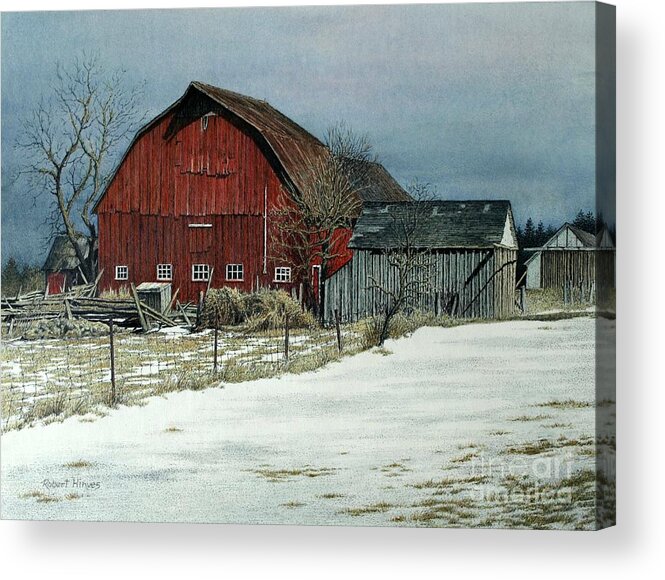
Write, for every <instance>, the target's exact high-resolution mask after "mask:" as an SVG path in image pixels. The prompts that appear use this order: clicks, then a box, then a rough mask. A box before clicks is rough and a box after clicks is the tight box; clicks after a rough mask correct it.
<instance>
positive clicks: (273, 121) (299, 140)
mask: <svg viewBox="0 0 665 580" xmlns="http://www.w3.org/2000/svg"><path fill="white" fill-rule="evenodd" d="M193 90H194V91H198V92H199V93H201V94H204V95H206V96H207V97H208V98H210V99H212V100H213V101H214V102H215V103H217V104H218V105H220V106H221V107H222V108H223V109H225V110H227V111H229V112H230V113H231V114H232V115H234V116H235V117H237V118H239V119H240V120H241V121H243V122H244V123H247V124H248V125H249V126H251V127H252V128H253V129H254V130H255V131H256V132H257V133H259V135H260V136H261V137H262V138H263V139H264V141H265V143H266V144H267V145H268V147H269V148H270V150H271V151H272V152H273V153H274V155H275V157H276V158H277V160H278V161H279V164H280V165H281V166H282V168H283V170H284V172H285V173H286V175H287V176H288V178H289V179H290V181H291V182H292V183H293V184H294V185H295V186H296V187H297V188H298V189H299V190H300V191H303V190H304V189H305V188H307V187H308V185H309V180H311V179H312V172H311V168H312V167H315V166H316V165H317V164H319V163H321V161H322V160H325V158H326V156H328V155H329V154H330V153H329V150H328V148H327V147H326V146H325V145H324V144H323V143H322V142H321V141H319V140H318V139H317V138H316V137H314V135H312V134H311V133H310V132H309V131H307V130H305V129H304V128H303V127H301V126H300V125H298V124H297V123H296V122H295V121H293V120H292V119H290V118H289V117H287V116H286V115H284V114H282V113H281V112H279V111H278V110H277V109H275V108H274V107H272V106H271V105H270V104H268V103H267V102H266V101H262V100H258V99H255V98H253V97H248V96H246V95H241V94H240V93H236V92H233V91H229V90H227V89H221V88H219V87H215V86H213V85H209V84H206V83H202V82H200V81H192V82H191V83H190V85H189V86H188V87H187V91H185V93H184V94H183V95H182V97H180V99H178V100H177V101H176V102H175V103H173V104H172V105H171V106H170V107H169V108H168V109H166V110H165V111H163V112H162V113H160V114H159V115H158V116H157V117H155V118H154V119H153V120H152V121H150V122H149V123H148V124H147V125H145V126H144V127H143V128H141V129H140V130H139V131H138V132H137V134H136V136H135V137H134V140H133V141H132V143H131V144H130V145H129V147H128V148H127V152H126V153H125V156H123V159H122V160H121V161H120V163H119V164H118V167H117V168H116V172H117V170H118V168H119V167H120V165H122V162H123V161H124V158H125V157H126V155H127V153H128V152H129V151H130V150H131V148H132V147H133V145H134V144H135V143H136V141H138V139H139V138H140V137H141V135H143V134H145V133H146V132H147V131H148V130H150V128H151V127H153V126H154V125H155V124H156V123H157V122H158V121H159V120H160V119H162V118H163V117H164V116H165V115H166V114H168V113H169V112H171V111H173V110H174V109H175V108H177V107H178V106H179V105H180V104H181V103H182V102H183V101H184V100H185V99H186V97H188V95H190V94H191V91H193ZM363 173H366V174H367V175H369V176H370V178H371V183H368V184H366V186H365V187H363V189H362V191H360V192H359V195H360V197H361V198H362V200H363V201H376V200H381V201H406V200H409V199H410V196H409V195H408V194H407V193H406V191H404V189H403V188H402V187H401V186H400V185H399V184H398V183H397V182H396V181H395V180H394V179H393V178H392V176H391V175H390V174H389V173H388V172H387V171H386V169H385V168H384V167H383V166H381V165H380V164H378V163H372V164H371V169H370V170H369V171H367V172H363ZM112 180H113V178H111V179H110V180H109V184H110V183H111V181H112ZM104 193H105V192H104ZM104 193H103V194H102V195H101V196H100V198H99V200H98V201H97V203H96V205H95V210H96V208H97V206H98V205H99V203H100V202H101V199H102V198H103V197H104Z"/></svg>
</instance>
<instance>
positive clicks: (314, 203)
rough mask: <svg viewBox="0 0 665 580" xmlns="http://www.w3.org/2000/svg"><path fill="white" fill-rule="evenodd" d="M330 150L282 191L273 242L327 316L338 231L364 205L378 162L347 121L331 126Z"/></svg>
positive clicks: (338, 247) (338, 245)
mask: <svg viewBox="0 0 665 580" xmlns="http://www.w3.org/2000/svg"><path fill="white" fill-rule="evenodd" d="M324 142H325V145H326V149H327V152H326V153H327V154H325V155H322V156H321V157H320V158H319V160H318V161H317V162H316V163H313V164H311V165H309V166H308V167H306V168H303V170H302V173H301V174H300V175H299V176H298V179H297V181H298V183H300V184H307V185H306V186H304V187H303V186H301V187H300V188H298V187H296V186H295V185H292V186H289V187H287V188H285V189H284V190H283V191H282V195H281V198H280V200H279V203H278V209H277V210H275V211H274V212H273V216H274V217H275V218H276V219H275V223H276V224H277V229H278V232H277V233H278V235H277V236H276V239H275V244H274V246H275V247H276V248H277V253H278V254H279V256H278V257H279V258H281V259H289V260H290V261H291V263H292V264H293V265H294V273H295V274H296V275H297V277H298V279H300V280H302V281H303V283H304V286H305V289H306V295H307V298H308V302H309V303H310V304H312V305H313V306H314V308H315V309H316V310H318V312H319V314H320V315H321V316H322V315H323V308H321V305H322V304H323V303H324V300H325V283H326V280H327V278H328V273H329V266H330V263H331V261H332V260H334V259H335V258H337V257H339V256H340V255H341V252H343V251H344V249H345V244H343V243H340V238H339V236H340V231H341V230H345V229H349V228H351V227H352V225H353V220H354V219H355V218H357V216H358V215H359V213H360V210H361V209H362V198H361V194H362V191H363V189H364V188H365V187H367V183H368V181H369V179H368V176H369V172H370V171H371V165H370V164H371V163H372V162H374V161H375V157H374V155H373V153H372V146H371V144H370V142H369V139H368V137H367V136H366V135H357V134H356V133H354V132H353V131H352V130H351V129H350V128H348V127H347V126H346V125H344V124H338V125H334V126H332V127H330V128H329V129H328V130H327V132H326V135H325V139H324ZM312 264H319V265H320V267H321V270H320V278H319V299H318V303H317V304H314V302H313V300H312V298H313V290H314V289H313V285H312V279H311V271H310V266H311V265H312Z"/></svg>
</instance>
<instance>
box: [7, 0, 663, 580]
mask: <svg viewBox="0 0 665 580" xmlns="http://www.w3.org/2000/svg"><path fill="white" fill-rule="evenodd" d="M253 3H254V4H262V5H266V4H280V2H270V1H266V0H259V1H256V0H254V2H253ZM281 3H284V2H281ZM309 3H313V2H309ZM365 3H370V2H369V1H368V0H365ZM228 4H236V5H238V4H242V3H241V2H237V1H236V2H220V1H217V2H210V1H205V0H197V1H196V2H195V3H194V5H197V6H220V5H228ZM616 4H617V7H618V42H617V48H618V74H617V83H618V220H617V221H618V231H619V239H620V241H619V246H618V286H619V290H618V291H619V295H618V308H619V325H618V326H619V336H618V346H619V348H618V353H619V355H618V391H619V393H618V396H617V401H618V403H619V413H618V418H619V422H618V423H619V427H618V431H619V433H618V511H619V513H618V518H619V525H618V526H617V527H616V528H613V529H611V530H607V531H604V532H600V533H590V532H588V533H580V532H576V533H572V532H569V533H558V532H518V531H508V532H507V531H482V530H425V529H423V530H420V529H418V530H408V529H389V528H386V529H380V528H378V529H377V528H306V527H250V526H217V525H198V526H194V525H188V526H183V525H125V524H106V523H99V524H78V523H45V522H44V523H42V522H21V523H19V522H0V573H1V574H2V575H3V577H4V578H48V579H49V580H51V579H55V578H70V579H71V578H78V577H95V578H98V579H102V580H103V579H106V578H119V577H120V578H122V577H126V578H135V577H145V578H153V577H154V578H176V577H177V578H188V577H192V578H199V577H206V576H211V577H219V578H222V577H225V578H234V579H235V578H261V577H263V578H271V579H280V578H289V579H292V578H298V577H310V578H340V577H341V578H344V577H350V578H355V577H360V576H363V577H365V578H374V577H377V578H383V579H385V578H406V577H411V576H416V575H417V576H424V577H449V578H450V577H452V578H455V577H464V578H475V577H481V576H482V577H491V578H498V579H501V578H510V579H511V580H513V579H515V578H523V577H525V578H538V579H539V580H540V579H547V578H562V577H563V578H585V577H586V578H595V577H606V578H615V577H616V578H625V577H627V576H628V577H639V576H640V575H642V574H640V573H641V572H642V573H645V574H644V575H646V576H647V577H653V576H654V574H653V573H652V574H646V572H647V571H648V570H649V569H650V568H652V567H656V566H657V565H658V562H659V561H661V560H662V558H659V556H661V553H662V541H659V538H662V537H663V536H664V534H663V533H662V532H661V530H660V528H661V526H662V525H663V524H664V523H665V522H664V521H663V516H664V515H665V514H664V509H663V504H664V503H665V502H664V501H663V491H662V490H663V487H664V486H663V483H664V481H665V474H664V471H663V458H664V456H665V454H664V453H663V442H664V439H665V438H664V437H663V432H662V429H661V428H660V425H661V424H662V423H663V422H665V397H664V396H663V392H664V391H665V378H664V376H663V364H662V356H663V354H664V352H663V337H664V335H665V328H664V327H663V315H662V304H663V296H662V295H663V291H664V286H663V275H662V270H663V268H662V265H663V262H664V258H663V252H662V250H661V248H662V242H661V241H660V240H661V238H662V237H663V236H662V226H663V223H664V219H665V218H664V216H665V211H664V210H665V208H664V204H663V197H665V187H664V186H663V165H664V161H663V158H664V151H663V134H664V133H665V123H663V120H664V119H663V117H664V115H663V103H665V91H664V87H663V84H664V83H663V70H664V68H665V67H664V66H663V60H664V58H663V57H664V56H665V41H664V39H665V30H664V29H663V25H662V23H663V21H664V19H663V16H664V15H665V10H664V8H663V6H664V5H665V4H664V3H663V2H661V1H660V0H616ZM183 5H184V3H183V2H178V1H172V2H167V1H164V0H154V1H152V2H150V1H146V0H134V1H131V0H114V1H109V0H104V1H102V2H98V3H95V4H94V7H99V8H137V7H154V6H159V7H178V6H183ZM56 6H57V7H58V8H67V9H72V8H74V9H82V8H92V7H93V4H92V3H91V2H81V1H80V0H79V1H76V2H74V1H68V0H65V1H63V0H57V1H56V2H55V3H48V2H45V1H41V2H38V1H33V0H11V1H6V2H4V3H3V5H2V9H3V10H25V9H54V8H55V7H56ZM661 568H662V566H661Z"/></svg>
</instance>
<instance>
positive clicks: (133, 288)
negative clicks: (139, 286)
mask: <svg viewBox="0 0 665 580" xmlns="http://www.w3.org/2000/svg"><path fill="white" fill-rule="evenodd" d="M130 288H131V291H132V298H133V299H134V305H135V306H136V312H137V313H138V315H139V322H140V323H141V328H142V329H143V331H144V332H147V331H148V330H150V326H149V325H148V322H147V320H146V318H145V316H144V314H143V310H142V308H141V301H140V300H139V295H138V294H137V292H136V286H134V283H133V282H132V283H131V284H130Z"/></svg>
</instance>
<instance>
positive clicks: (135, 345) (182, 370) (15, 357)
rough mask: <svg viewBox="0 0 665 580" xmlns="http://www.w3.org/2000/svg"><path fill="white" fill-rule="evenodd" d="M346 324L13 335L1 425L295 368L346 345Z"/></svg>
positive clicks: (5, 365) (349, 337) (4, 364)
mask: <svg viewBox="0 0 665 580" xmlns="http://www.w3.org/2000/svg"><path fill="white" fill-rule="evenodd" d="M358 339H359V337H358V336H357V335H356V334H355V333H354V332H353V331H351V330H348V329H347V330H344V331H343V332H341V331H339V329H336V328H334V327H333V328H332V329H326V328H319V327H315V328H304V329H290V328H289V327H288V325H287V326H286V327H285V328H282V329H278V330H275V331H267V332H262V333H257V334H253V335H247V334H244V333H242V332H238V331H228V330H218V331H215V330H204V331H202V332H198V333H189V331H188V330H186V329H184V328H181V327H176V328H168V329H161V330H159V331H155V332H149V333H146V334H135V333H132V332H126V331H125V332H118V331H117V330H114V331H113V332H111V333H110V335H108V336H101V337H95V338H90V337H89V338H58V339H50V340H35V341H26V340H14V341H5V342H3V345H2V347H3V348H2V357H1V361H0V364H1V370H2V382H1V386H2V429H3V430H8V429H15V428H21V427H25V426H28V425H31V424H34V423H35V422H38V421H51V420H58V419H61V418H64V417H67V416H70V415H85V414H87V413H96V414H103V413H104V412H105V411H104V409H105V407H108V406H115V405H117V404H132V403H136V402H139V401H141V400H142V399H145V398H146V397H150V396H154V395H161V394H165V393H168V392H171V391H177V390H186V389H191V390H197V389H202V388H206V387H209V386H213V385H215V384H219V383H223V382H239V381H243V380H251V379H255V378H265V377H270V376H275V375H277V374H281V373H282V372H286V371H294V372H299V371H301V370H309V369H313V368H317V367H318V366H321V365H322V364H324V363H325V362H327V361H328V360H331V359H333V358H335V357H336V356H339V354H341V352H342V350H343V349H344V348H346V349H347V350H351V349H352V348H354V347H355V345H356V344H357V341H358Z"/></svg>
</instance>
